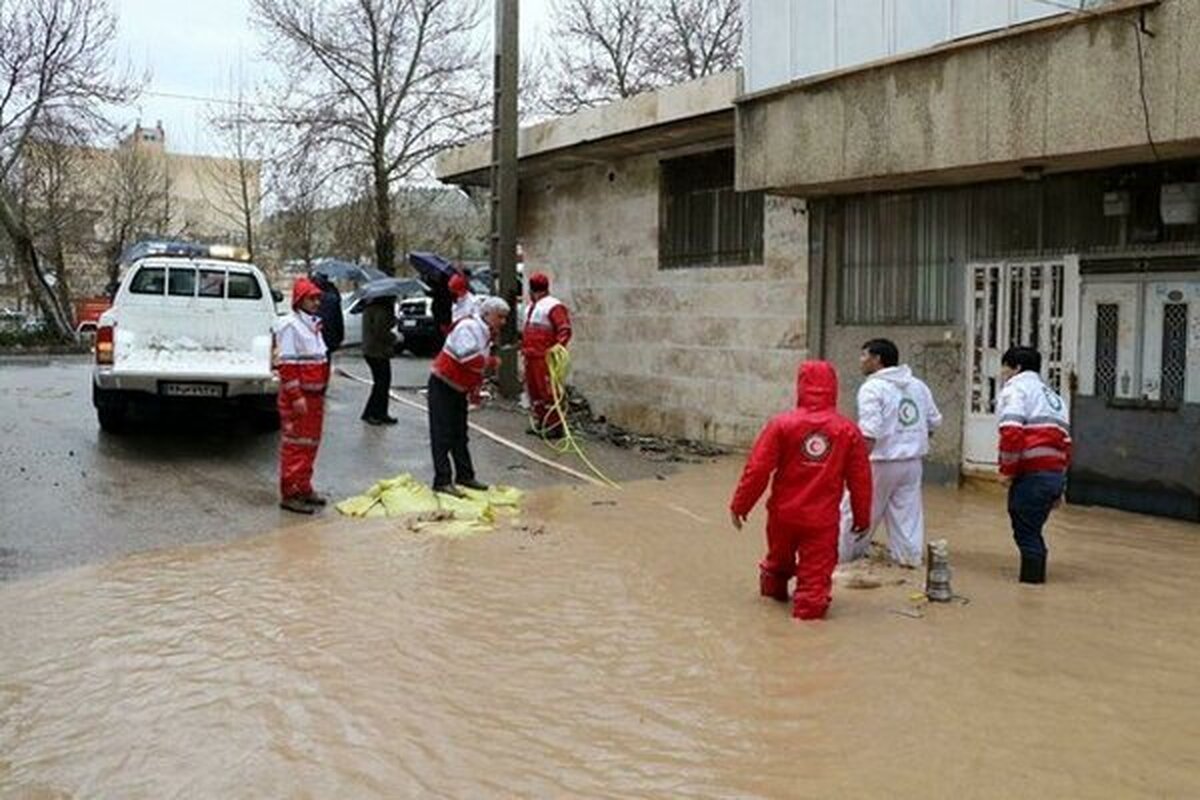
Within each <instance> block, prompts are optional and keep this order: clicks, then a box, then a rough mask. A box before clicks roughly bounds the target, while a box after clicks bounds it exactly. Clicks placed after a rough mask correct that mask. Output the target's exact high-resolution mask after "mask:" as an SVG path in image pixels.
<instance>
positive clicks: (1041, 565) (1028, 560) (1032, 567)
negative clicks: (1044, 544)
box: [1020, 553, 1046, 583]
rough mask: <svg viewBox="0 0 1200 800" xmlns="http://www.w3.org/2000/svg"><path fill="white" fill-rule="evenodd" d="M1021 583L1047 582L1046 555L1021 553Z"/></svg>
mask: <svg viewBox="0 0 1200 800" xmlns="http://www.w3.org/2000/svg"><path fill="white" fill-rule="evenodd" d="M1020 580H1021V583H1045V582H1046V557H1045V556H1027V555H1025V554H1024V553H1022V554H1021V579H1020Z"/></svg>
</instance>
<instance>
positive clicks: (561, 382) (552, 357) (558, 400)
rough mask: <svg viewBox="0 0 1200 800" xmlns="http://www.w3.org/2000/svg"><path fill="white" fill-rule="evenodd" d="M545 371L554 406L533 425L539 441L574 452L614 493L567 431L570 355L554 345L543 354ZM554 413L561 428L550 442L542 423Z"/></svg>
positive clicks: (557, 451)
mask: <svg viewBox="0 0 1200 800" xmlns="http://www.w3.org/2000/svg"><path fill="white" fill-rule="evenodd" d="M546 369H547V371H548V372H549V373H550V395H551V397H553V399H554V403H553V404H552V405H551V406H550V409H549V410H548V411H547V412H546V414H545V416H544V417H543V418H542V419H540V420H535V422H536V423H537V429H538V432H539V433H541V436H542V441H543V442H545V443H546V446H547V447H549V448H550V449H551V450H553V451H554V452H556V453H560V454H565V453H569V452H572V451H573V452H574V453H575V454H576V455H578V456H579V460H580V461H582V462H583V463H584V465H586V466H587V468H588V469H590V470H591V471H592V473H593V474H595V476H596V477H597V478H599V479H600V480H602V481H604V483H606V484H607V485H609V486H611V487H612V488H614V489H619V488H621V487H620V486H619V485H618V484H617V483H616V482H615V481H613V480H612V478H609V477H608V476H607V475H605V474H604V473H603V472H601V471H600V469H599V468H598V467H597V466H596V465H595V464H593V463H592V462H591V460H590V459H589V458H588V457H587V455H586V454H585V453H584V452H583V448H582V447H581V446H580V444H579V440H578V439H576V438H575V433H574V432H573V431H572V430H571V426H570V424H569V423H568V422H567V409H566V406H565V402H566V397H567V375H568V374H569V373H570V372H571V353H570V351H568V350H567V348H565V347H563V346H562V345H561V344H556V345H554V347H551V348H550V349H549V350H548V351H547V352H546ZM555 412H557V413H558V419H559V421H560V422H561V424H562V432H563V435H562V438H561V439H559V440H558V441H554V440H552V439H550V438H549V437H548V436H546V421H547V420H548V419H551V418H552V417H553V416H554V414H555Z"/></svg>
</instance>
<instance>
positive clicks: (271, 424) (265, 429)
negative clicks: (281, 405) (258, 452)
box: [254, 408, 279, 433]
mask: <svg viewBox="0 0 1200 800" xmlns="http://www.w3.org/2000/svg"><path fill="white" fill-rule="evenodd" d="M254 429H255V430H256V431H261V432H262V433H274V432H275V431H277V430H279V412H278V411H277V410H275V409H273V408H270V409H267V408H263V409H257V410H255V412H254Z"/></svg>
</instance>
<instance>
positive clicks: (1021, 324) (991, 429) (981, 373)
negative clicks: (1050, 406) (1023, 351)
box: [963, 257, 1079, 470]
mask: <svg viewBox="0 0 1200 800" xmlns="http://www.w3.org/2000/svg"><path fill="white" fill-rule="evenodd" d="M1078 307H1079V261H1078V259H1076V258H1075V257H1064V258H1057V259H1046V260H1039V261H996V262H989V263H977V264H971V265H970V266H969V268H968V280H967V302H966V318H967V393H966V394H967V396H966V413H965V415H964V418H963V420H964V421H963V462H964V466H965V467H966V468H967V469H971V470H981V469H982V470H992V469H995V468H996V462H997V454H996V445H997V438H998V434H997V431H996V425H997V420H996V398H997V397H998V396H999V394H1000V358H1001V356H1003V355H1004V351H1005V350H1007V349H1008V348H1009V347H1012V346H1014V345H1025V346H1028V347H1034V348H1036V349H1037V350H1038V351H1039V352H1040V353H1041V354H1042V375H1043V377H1044V378H1045V379H1046V383H1048V384H1049V385H1050V386H1051V387H1053V388H1054V390H1055V391H1057V392H1059V393H1060V394H1061V395H1063V398H1064V399H1066V400H1067V402H1070V397H1069V395H1070V392H1069V391H1068V381H1069V380H1070V375H1071V373H1072V371H1073V370H1074V369H1075V354H1076V345H1077V342H1078V330H1077V329H1078V315H1077V311H1076V310H1077V309H1078Z"/></svg>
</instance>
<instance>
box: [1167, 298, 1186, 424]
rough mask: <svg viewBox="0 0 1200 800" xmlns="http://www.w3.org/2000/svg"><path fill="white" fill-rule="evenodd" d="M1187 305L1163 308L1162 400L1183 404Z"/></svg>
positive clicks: (1173, 305)
mask: <svg viewBox="0 0 1200 800" xmlns="http://www.w3.org/2000/svg"><path fill="white" fill-rule="evenodd" d="M1187 328H1188V306H1187V303H1168V304H1167V305H1165V306H1163V338H1162V376H1161V380H1162V399H1163V400H1165V401H1168V402H1176V403H1178V402H1182V401H1183V396H1184V390H1185V389H1186V382H1187Z"/></svg>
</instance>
